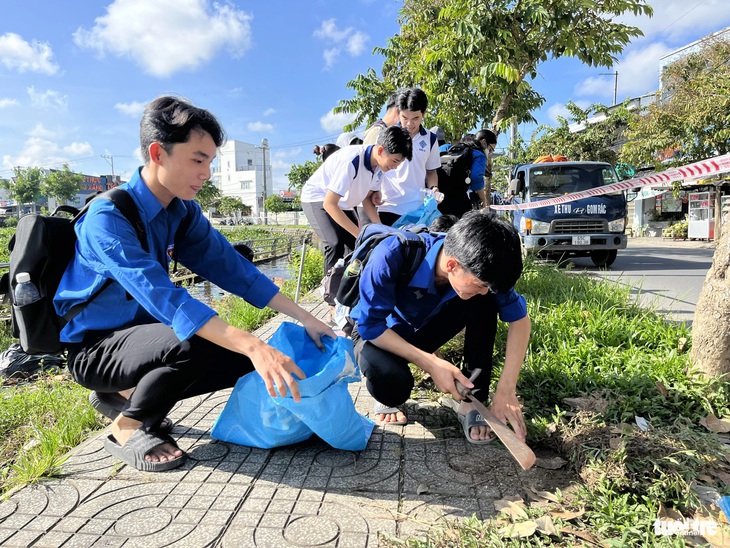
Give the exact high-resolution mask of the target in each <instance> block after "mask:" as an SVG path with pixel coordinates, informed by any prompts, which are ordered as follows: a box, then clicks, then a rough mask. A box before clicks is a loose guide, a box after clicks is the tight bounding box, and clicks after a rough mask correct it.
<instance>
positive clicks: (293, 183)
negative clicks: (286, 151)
mask: <svg viewBox="0 0 730 548" xmlns="http://www.w3.org/2000/svg"><path fill="white" fill-rule="evenodd" d="M321 164H322V162H320V161H314V160H307V161H306V162H304V163H303V164H294V165H292V166H291V169H290V170H289V173H287V174H286V177H287V179H289V190H295V191H297V192H301V190H302V187H303V186H304V183H306V182H307V181H308V180H309V178H310V177H311V176H312V174H313V173H314V172H315V171H317V168H318V167H319V166H320V165H321Z"/></svg>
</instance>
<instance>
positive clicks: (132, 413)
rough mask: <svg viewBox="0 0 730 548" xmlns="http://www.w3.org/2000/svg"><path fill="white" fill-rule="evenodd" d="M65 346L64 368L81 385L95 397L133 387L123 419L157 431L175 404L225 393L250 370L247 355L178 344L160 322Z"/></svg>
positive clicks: (196, 342)
mask: <svg viewBox="0 0 730 548" xmlns="http://www.w3.org/2000/svg"><path fill="white" fill-rule="evenodd" d="M68 347H69V348H68V368H69V371H70V372H71V375H72V376H73V378H74V379H75V380H76V382H78V383H79V384H80V385H82V386H85V387H86V388H89V389H91V390H95V391H97V392H119V391H121V390H127V389H129V388H135V387H136V389H135V391H134V393H133V394H132V396H131V397H130V398H129V402H128V404H127V407H126V409H125V410H124V411H123V414H124V416H125V417H129V418H132V419H136V420H138V421H141V422H142V423H143V425H144V426H145V427H146V428H155V427H157V426H159V424H160V422H161V421H162V419H163V418H164V417H165V416H166V415H167V414H168V413H169V412H170V410H171V409H172V408H173V407H174V406H175V404H177V402H179V401H180V400H183V399H185V398H190V397H193V396H198V395H200V394H206V393H208V392H213V391H216V390H221V389H223V388H230V387H232V386H233V385H235V384H236V381H237V380H238V379H239V378H240V377H242V376H243V375H245V374H246V373H250V372H251V371H253V370H254V367H253V363H252V362H251V360H250V359H249V358H247V357H246V356H243V355H242V354H238V353H236V352H232V351H230V350H226V349H225V348H222V347H220V346H218V345H215V344H213V343H211V342H209V341H207V340H205V339H202V338H200V337H197V336H193V337H192V338H191V339H189V340H187V341H180V340H179V339H178V338H177V336H175V333H174V332H173V330H172V328H170V327H167V326H166V325H163V324H160V323H151V324H144V325H137V326H134V327H128V328H125V329H120V330H117V331H113V332H111V333H99V332H90V333H88V334H87V336H86V337H85V339H84V342H83V343H79V344H69V345H68Z"/></svg>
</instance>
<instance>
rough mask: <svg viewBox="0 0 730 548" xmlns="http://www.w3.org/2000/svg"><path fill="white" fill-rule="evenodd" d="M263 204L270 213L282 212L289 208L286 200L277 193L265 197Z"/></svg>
mask: <svg viewBox="0 0 730 548" xmlns="http://www.w3.org/2000/svg"><path fill="white" fill-rule="evenodd" d="M264 205H265V206H266V209H267V210H268V211H271V212H272V213H283V212H285V211H290V210H291V205H290V204H289V203H288V202H285V201H284V199H283V198H282V197H281V196H279V195H278V194H272V195H271V196H269V197H268V198H266V202H264Z"/></svg>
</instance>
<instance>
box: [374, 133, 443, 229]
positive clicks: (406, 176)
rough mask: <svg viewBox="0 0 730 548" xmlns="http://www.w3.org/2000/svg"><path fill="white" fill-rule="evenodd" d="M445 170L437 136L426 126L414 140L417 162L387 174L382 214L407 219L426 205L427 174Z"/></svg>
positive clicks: (414, 161) (409, 163)
mask: <svg viewBox="0 0 730 548" xmlns="http://www.w3.org/2000/svg"><path fill="white" fill-rule="evenodd" d="M439 167H441V158H440V156H439V143H438V138H437V136H436V134H435V133H433V132H431V131H429V130H427V129H425V128H424V127H423V126H421V128H420V129H419V131H418V133H417V134H416V136H415V137H413V158H412V159H411V160H410V161H408V160H404V161H403V162H402V163H401V164H400V165H399V166H398V167H397V168H396V169H394V170H392V171H389V172H388V173H384V174H383V184H382V188H381V191H382V196H383V204H382V205H380V206H378V211H383V212H387V213H396V214H397V215H405V214H406V213H408V212H409V211H414V210H416V209H418V207H419V206H420V205H421V204H422V203H423V198H424V196H423V192H422V191H423V189H424V188H426V171H429V170H432V169H437V168H439Z"/></svg>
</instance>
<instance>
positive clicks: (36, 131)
mask: <svg viewBox="0 0 730 548" xmlns="http://www.w3.org/2000/svg"><path fill="white" fill-rule="evenodd" d="M28 135H29V136H30V137H39V138H41V139H55V138H56V132H54V131H51V130H50V129H48V128H46V127H45V126H44V125H43V124H40V123H38V124H36V125H35V126H34V127H33V129H31V130H30V131H29V132H28Z"/></svg>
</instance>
